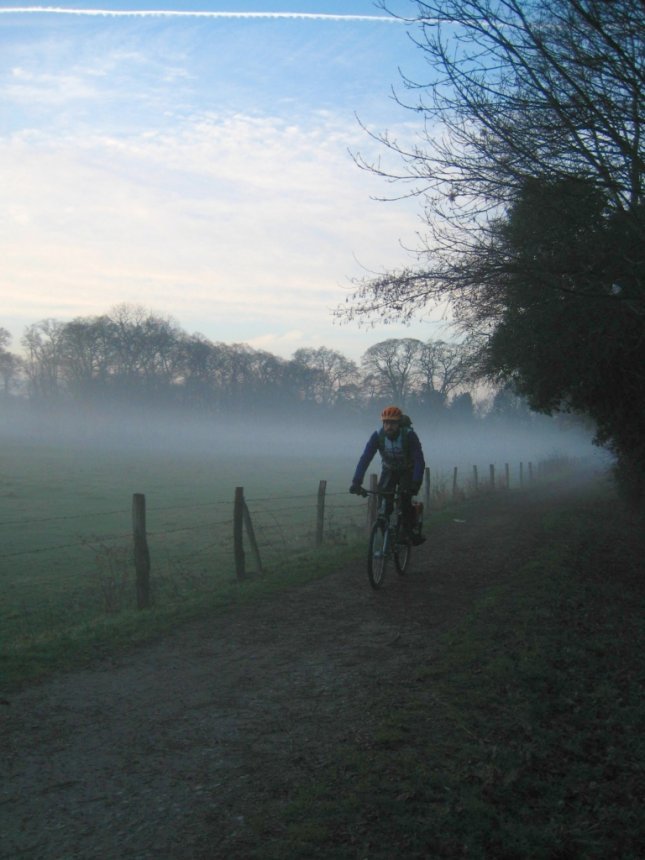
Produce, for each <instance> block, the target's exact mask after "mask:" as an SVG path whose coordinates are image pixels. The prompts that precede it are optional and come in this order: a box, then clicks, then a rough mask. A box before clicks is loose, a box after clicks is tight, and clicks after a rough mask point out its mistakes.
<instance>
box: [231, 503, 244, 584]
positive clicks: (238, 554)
mask: <svg viewBox="0 0 645 860" xmlns="http://www.w3.org/2000/svg"><path fill="white" fill-rule="evenodd" d="M244 506H245V502H244V487H236V488H235V500H234V502H233V554H234V557H235V576H236V577H237V579H238V580H240V579H244V577H245V575H246V570H245V567H244V542H243V539H242V537H243V536H242V527H243V523H244Z"/></svg>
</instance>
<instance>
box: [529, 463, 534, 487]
mask: <svg viewBox="0 0 645 860" xmlns="http://www.w3.org/2000/svg"><path fill="white" fill-rule="evenodd" d="M532 480H533V463H529V484H530V483H531V481H532Z"/></svg>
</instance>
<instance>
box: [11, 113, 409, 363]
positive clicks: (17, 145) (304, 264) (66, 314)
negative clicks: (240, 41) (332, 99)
mask: <svg viewBox="0 0 645 860" xmlns="http://www.w3.org/2000/svg"><path fill="white" fill-rule="evenodd" d="M356 134H358V130H357V129H354V128H351V129H346V128H343V126H342V125H341V124H340V123H339V122H338V121H337V120H335V119H334V118H333V117H331V116H330V115H324V116H319V117H318V118H317V123H316V124H309V125H307V126H305V125H303V124H296V123H286V122H285V121H283V120H280V119H276V118H272V117H266V116H265V117H260V116H247V115H231V116H225V117H218V116H216V115H214V114H210V115H195V116H193V117H191V118H189V119H188V120H187V121H185V122H184V123H183V125H182V126H181V127H178V128H177V130H176V131H175V132H174V133H169V132H167V131H164V132H157V131H155V130H152V129H149V130H148V131H147V132H146V133H143V134H139V135H136V136H132V137H114V136H110V135H98V134H97V135H90V136H85V137H82V138H77V137H74V136H69V137H65V136H63V137H59V138H53V137H52V136H51V134H50V133H49V134H43V135H40V134H38V133H36V132H30V133H28V134H17V135H14V136H13V137H11V138H6V139H4V140H0V182H2V185H3V187H4V189H5V193H6V197H5V199H6V200H8V201H11V203H10V205H7V206H5V207H1V206H0V225H1V229H0V255H2V259H3V274H2V277H1V279H0V300H1V303H2V305H3V307H4V308H5V309H7V310H8V309H12V310H11V313H13V315H14V316H15V317H20V318H29V322H36V321H38V320H40V319H42V318H44V317H49V316H58V317H59V318H63V319H70V318H72V317H73V316H76V315H93V314H98V313H103V312H105V311H106V310H108V309H109V308H110V307H112V306H113V305H114V304H117V303H119V302H123V301H126V302H135V303H139V304H143V305H144V306H146V307H152V308H154V309H155V310H157V311H159V312H162V313H168V314H171V315H172V316H174V317H176V318H177V319H178V321H179V322H180V324H181V325H182V326H183V327H185V328H186V329H188V330H199V331H201V332H203V333H204V334H205V335H206V336H207V337H211V338H212V339H214V340H243V341H245V342H249V343H253V344H257V345H258V346H260V345H262V344H267V345H268V344H274V346H275V348H276V349H277V348H278V347H280V349H282V350H286V349H287V348H289V347H291V345H293V349H297V348H298V346H299V345H302V343H303V342H304V343H307V344H309V345H310V344H311V343H312V342H313V343H323V342H325V332H326V331H327V330H328V329H329V327H330V326H331V317H330V310H331V308H333V307H334V306H335V305H336V304H338V303H340V302H342V301H343V299H344V296H345V292H346V288H347V285H348V278H349V277H350V276H352V275H357V274H359V273H360V267H359V265H358V264H357V262H356V259H358V260H361V261H363V262H365V263H366V264H368V265H370V266H372V267H373V268H375V269H377V268H380V267H383V266H392V265H396V264H398V263H400V262H401V260H402V259H403V253H402V252H401V251H400V249H399V247H398V241H397V240H398V237H399V236H402V235H403V236H405V235H408V236H411V235H412V231H413V230H414V228H415V227H416V223H417V216H416V207H413V205H412V204H408V205H393V206H391V207H390V206H387V205H384V204H378V203H375V202H374V201H371V200H370V198H369V194H370V191H372V190H374V189H375V188H376V180H374V179H373V178H371V177H369V175H367V174H365V173H363V172H361V171H359V170H357V168H356V167H355V165H354V164H353V163H352V161H351V159H350V158H349V156H348V154H347V145H348V143H349V142H350V140H351V138H352V137H353V136H354V135H356ZM0 324H2V325H5V326H6V323H3V322H2V321H0ZM304 330H306V331H307V332H308V335H307V337H306V338H305V336H301V343H298V342H297V333H298V332H302V331H304ZM263 348H268V346H264V347H263Z"/></svg>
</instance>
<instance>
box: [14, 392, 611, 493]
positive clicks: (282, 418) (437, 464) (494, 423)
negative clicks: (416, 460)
mask: <svg viewBox="0 0 645 860" xmlns="http://www.w3.org/2000/svg"><path fill="white" fill-rule="evenodd" d="M379 411H380V410H379V409H377V408H376V407H375V408H374V409H365V410H362V411H361V412H360V414H356V415H342V414H341V415H338V414H332V413H328V414H325V413H324V412H320V413H319V414H317V415H311V414H306V413H304V414H303V412H297V411H291V412H289V411H285V410H280V411H279V413H277V414H274V413H271V412H268V411H266V410H264V411H261V412H256V413H250V414H248V415H247V414H245V413H241V414H231V415H229V416H226V415H221V414H208V415H202V416H200V415H196V414H194V413H186V414H180V413H179V412H178V411H177V410H170V409H166V410H164V409H159V408H149V409H146V408H144V407H137V406H136V405H134V406H128V407H123V406H122V407H117V406H113V407H111V408H109V409H94V410H92V409H91V408H81V409H79V408H77V407H70V408H69V409H66V410H63V409H60V408H56V409H49V410H48V409H46V408H43V407H35V406H33V405H30V404H21V406H20V408H16V407H15V406H14V409H13V410H10V411H5V412H4V413H3V415H2V418H1V419H0V439H1V438H4V439H7V440H9V439H11V440H14V441H17V442H24V443H28V444H30V445H36V446H45V447H46V446H54V447H62V448H70V449H72V450H73V449H75V448H76V449H78V450H83V451H84V452H85V453H88V452H91V451H93V450H94V451H97V452H99V451H109V452H111V453H114V454H118V452H123V453H129V454H132V453H137V452H138V453H140V454H141V455H142V456H144V455H145V453H146V452H150V453H152V452H154V453H156V454H159V453H161V454H164V455H166V456H168V457H169V458H187V459H194V458H197V459H201V460H202V461H204V462H208V461H216V460H225V461H227V462H229V463H230V461H232V460H244V459H250V460H253V461H256V462H257V461H259V462H260V463H261V462H262V460H267V461H269V460H271V461H275V460H285V461H288V460H289V459H290V458H292V459H298V460H299V461H302V460H308V459H310V460H312V461H318V462H319V461H321V460H322V461H327V462H328V463H329V464H330V465H331V464H334V466H335V467H337V466H338V465H340V464H341V463H342V464H344V465H345V466H346V468H347V470H348V471H347V478H348V480H349V478H351V470H352V469H353V465H355V463H356V461H357V460H358V458H359V456H360V454H361V453H362V450H363V447H364V446H365V443H366V442H367V439H368V438H369V436H370V434H371V433H372V432H373V431H374V430H376V429H378V427H379V426H380V420H379ZM411 417H412V420H413V426H414V429H415V431H416V432H417V434H418V436H419V438H420V439H421V443H422V446H423V450H424V455H425V459H426V465H427V466H429V467H430V468H432V469H433V470H435V471H436V470H439V471H441V470H444V469H445V470H449V469H452V468H453V467H454V466H459V467H460V468H465V467H468V468H470V467H472V466H473V465H477V466H478V467H480V468H484V467H486V468H487V467H488V465H489V464H497V465H500V466H503V465H504V464H505V463H509V464H511V465H513V464H517V463H519V462H523V463H527V462H533V463H536V464H537V463H538V462H539V461H540V460H545V459H556V458H576V459H581V460H585V461H588V462H589V463H590V464H592V465H595V466H598V467H601V466H603V465H608V464H609V463H610V462H611V458H610V455H609V454H608V453H607V452H605V451H603V450H602V449H599V448H598V447H597V446H595V445H593V442H592V436H593V434H592V431H591V430H590V429H589V428H586V427H584V426H583V425H581V424H580V423H579V422H575V421H572V420H570V419H569V418H568V417H567V416H560V417H558V418H549V417H546V416H542V415H537V414H535V413H528V414H523V415H522V416H521V417H518V418H510V417H504V416H496V415H488V416H485V417H469V418H467V419H463V420H459V419H457V418H454V417H453V418H451V419H450V420H448V419H447V418H446V417H445V416H442V417H439V418H437V417H436V416H435V417H434V418H432V416H431V417H428V416H424V415H421V416H420V417H419V419H416V418H415V416H414V414H413V415H412V416H411ZM379 465H380V462H379V457H378V455H377V456H376V457H375V459H374V461H373V463H372V468H371V470H372V469H373V470H374V471H377V470H378V468H379ZM285 469H286V470H288V466H287V465H285Z"/></svg>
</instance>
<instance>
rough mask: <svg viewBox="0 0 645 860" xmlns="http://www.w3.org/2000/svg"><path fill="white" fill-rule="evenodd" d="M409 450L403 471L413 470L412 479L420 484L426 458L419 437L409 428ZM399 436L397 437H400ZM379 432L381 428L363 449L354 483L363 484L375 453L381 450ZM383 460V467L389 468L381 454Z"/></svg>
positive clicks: (373, 434) (407, 442)
mask: <svg viewBox="0 0 645 860" xmlns="http://www.w3.org/2000/svg"><path fill="white" fill-rule="evenodd" d="M406 432H407V440H406V444H407V452H408V463H407V464H406V465H405V466H404V468H403V470H402V471H405V472H407V471H409V470H411V471H412V481H413V482H415V483H418V484H420V483H421V482H422V481H423V473H424V470H425V466H426V464H425V460H424V458H423V450H422V448H421V442H420V441H419V437H418V436H417V434H416V433H415V432H414V430H407V431H406ZM400 433H401V431H399V436H397V439H399V438H400ZM379 434H380V430H375V431H374V432H373V433H372V435H371V436H370V438H369V439H368V440H367V445H366V446H365V450H364V451H363V453H362V455H361V458H360V460H359V461H358V465H357V466H356V471H355V472H354V478H353V479H352V483H353V484H359V485H360V484H362V483H363V478H364V477H365V473H366V472H367V470H368V468H369V465H370V463H371V462H372V460H373V459H374V455H375V454H376V452H377V451H378V450H379ZM381 459H382V461H383V463H382V465H383V468H388V463H387V462H386V460H385V458H383V456H381Z"/></svg>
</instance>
